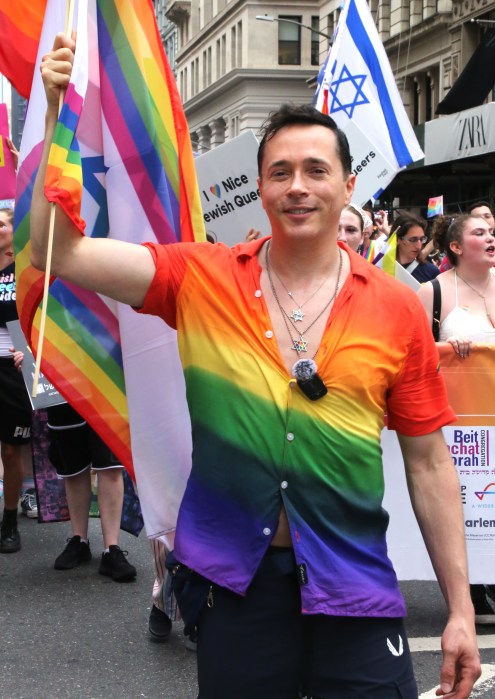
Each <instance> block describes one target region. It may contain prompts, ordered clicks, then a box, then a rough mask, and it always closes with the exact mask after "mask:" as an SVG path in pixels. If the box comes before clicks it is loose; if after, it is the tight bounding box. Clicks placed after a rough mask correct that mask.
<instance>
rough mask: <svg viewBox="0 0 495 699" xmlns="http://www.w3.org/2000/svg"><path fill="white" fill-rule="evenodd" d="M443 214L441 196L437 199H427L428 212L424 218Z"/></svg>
mask: <svg viewBox="0 0 495 699" xmlns="http://www.w3.org/2000/svg"><path fill="white" fill-rule="evenodd" d="M442 214H443V194H441V195H440V196H439V197H430V198H429V199H428V210H427V213H426V218H433V216H442Z"/></svg>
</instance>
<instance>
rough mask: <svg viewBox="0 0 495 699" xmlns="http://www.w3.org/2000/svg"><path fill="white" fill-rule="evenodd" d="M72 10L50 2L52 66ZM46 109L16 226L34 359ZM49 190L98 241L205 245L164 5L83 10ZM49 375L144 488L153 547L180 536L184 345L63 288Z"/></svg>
mask: <svg viewBox="0 0 495 699" xmlns="http://www.w3.org/2000/svg"><path fill="white" fill-rule="evenodd" d="M62 5H63V3H62ZM60 6H61V3H60V2H57V0H48V6H47V13H46V17H45V24H44V29H43V35H42V39H41V43H40V53H39V55H41V54H43V53H46V52H47V51H48V50H49V49H50V46H51V44H52V42H53V37H54V36H55V34H56V32H57V31H60V28H61V27H63V22H64V14H63V11H62V10H63V7H62V8H61V7H60ZM57 25H58V26H57ZM86 78H87V81H86ZM43 104H44V94H43V87H42V85H41V81H40V80H35V84H34V85H33V92H32V95H31V100H30V105H29V109H28V115H27V123H26V128H25V130H24V134H25V137H24V138H23V143H22V146H21V166H20V172H19V178H18V191H17V205H16V214H15V227H16V233H15V247H16V255H17V256H16V264H17V290H18V306H19V315H20V319H21V324H22V326H23V329H24V332H25V334H26V337H27V338H28V341H29V343H30V344H31V346H32V347H33V348H34V350H36V346H37V339H38V328H39V316H40V312H39V308H38V306H39V303H40V300H41V286H42V281H43V279H42V275H40V274H39V273H38V272H37V271H36V270H34V269H33V268H32V267H31V266H30V264H29V245H30V243H29V205H30V201H31V196H32V187H33V182H34V177H35V175H36V169H37V166H38V163H39V158H40V153H41V149H42V142H43V132H44V106H43ZM76 139H77V143H78V145H76ZM78 152H79V155H78ZM79 156H80V167H79ZM81 173H82V185H83V186H82V190H79V191H80V194H81V196H80V211H79V202H78V198H79V194H78V182H80V175H81ZM45 185H46V189H47V191H48V192H49V198H50V199H52V198H53V199H54V200H56V201H57V202H58V203H59V204H60V205H61V206H62V207H63V208H64V209H65V211H66V212H67V213H68V215H69V216H71V218H72V219H73V220H74V222H75V223H76V225H78V227H79V229H80V230H82V229H83V228H84V221H85V222H86V229H85V234H86V235H88V236H93V237H96V236H98V237H104V236H108V237H114V238H119V239H121V240H126V241H129V242H133V243H141V242H145V241H154V242H161V243H168V242H175V241H179V240H195V239H199V240H204V239H205V232H204V223H203V217H202V213H201V208H200V200H199V191H198V187H197V183H196V176H195V170H194V164H193V156H192V150H191V146H190V141H189V132H188V129H187V122H186V120H185V116H184V114H183V110H182V107H181V104H180V99H179V96H178V92H177V88H176V85H175V81H174V78H173V74H172V72H171V70H170V67H169V66H168V63H167V61H166V58H165V55H164V52H163V47H162V45H161V40H160V36H159V33H158V30H157V27H156V22H155V18H154V13H153V6H152V3H151V2H150V0H136V1H135V2H129V1H128V0H79V3H78V17H77V47H76V56H75V62H74V70H73V75H72V79H71V85H70V86H69V88H68V90H67V94H66V98H65V102H64V107H63V109H62V111H61V114H60V120H59V124H58V126H57V134H56V136H55V138H54V146H53V147H52V149H51V152H50V157H49V167H48V172H47V179H46V182H45ZM41 369H42V371H43V373H44V374H45V375H46V376H47V377H48V378H50V379H51V380H52V382H53V383H54V384H55V385H56V387H57V388H58V390H59V391H60V392H61V393H62V395H64V397H65V398H67V399H68V400H69V402H70V403H71V404H72V405H73V406H74V407H75V408H76V410H78V412H79V413H80V414H81V415H82V416H83V417H84V418H85V419H86V420H87V421H88V422H89V424H91V425H92V427H93V428H94V429H95V430H96V431H97V432H98V433H99V434H100V436H101V437H102V438H103V439H104V440H105V441H106V442H107V444H108V445H109V446H110V448H111V449H112V450H113V451H114V452H115V453H116V454H117V455H118V456H119V458H120V459H121V460H122V463H124V465H125V466H126V468H127V469H128V470H129V471H130V472H131V474H133V475H135V478H136V481H137V485H138V490H139V497H140V501H141V506H142V510H143V516H144V519H145V524H146V529H147V533H148V535H149V536H159V535H162V534H166V533H167V532H169V531H172V530H173V528H174V526H175V517H176V513H177V509H178V505H179V502H180V499H181V496H182V492H183V489H184V486H185V481H186V478H187V474H188V471H189V468H190V453H191V438H190V421H189V415H188V411H187V405H186V400H185V392H184V379H183V375H182V371H181V368H180V362H179V358H178V351H177V343H176V338H175V332H174V331H172V330H171V329H169V328H167V326H165V325H164V323H163V322H162V321H160V320H158V319H157V318H153V317H144V316H140V315H138V314H136V313H135V312H134V311H132V310H131V309H129V308H128V307H124V306H121V305H120V304H117V303H114V302H113V301H111V300H109V299H108V298H105V297H103V296H99V295H98V294H94V293H92V292H87V291H85V290H83V289H80V288H78V287H74V286H73V285H70V284H67V283H65V282H63V281H62V280H59V279H57V280H55V281H54V282H53V283H52V285H51V287H50V295H49V299H48V305H47V324H46V335H45V341H44V348H43V361H42V364H41ZM131 441H132V454H131ZM133 469H134V471H133ZM147 500H149V503H148V504H147Z"/></svg>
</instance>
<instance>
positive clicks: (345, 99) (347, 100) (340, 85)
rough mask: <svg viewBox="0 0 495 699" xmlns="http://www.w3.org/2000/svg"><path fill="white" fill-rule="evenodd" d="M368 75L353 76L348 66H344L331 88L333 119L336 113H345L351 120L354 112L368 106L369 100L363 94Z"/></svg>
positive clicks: (330, 112)
mask: <svg viewBox="0 0 495 699" xmlns="http://www.w3.org/2000/svg"><path fill="white" fill-rule="evenodd" d="M366 78H367V76H366V75H352V74H351V73H350V71H349V70H348V68H347V66H346V65H344V66H342V70H341V71H340V75H339V77H338V78H337V80H334V81H333V82H332V84H331V85H330V88H329V93H330V95H331V96H332V103H331V105H330V109H329V112H328V113H329V114H330V116H332V117H333V115H334V114H336V112H339V111H341V110H342V111H343V112H345V113H346V114H347V116H348V117H349V119H352V116H353V114H354V110H355V109H356V107H358V106H359V105H360V104H368V103H369V99H368V98H367V97H366V95H365V94H364V92H363V85H364V83H365V81H366Z"/></svg>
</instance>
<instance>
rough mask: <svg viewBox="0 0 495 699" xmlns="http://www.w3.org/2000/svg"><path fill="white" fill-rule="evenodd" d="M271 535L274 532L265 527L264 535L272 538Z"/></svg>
mask: <svg viewBox="0 0 495 699" xmlns="http://www.w3.org/2000/svg"><path fill="white" fill-rule="evenodd" d="M271 533H272V530H271V529H270V528H269V527H265V528H264V529H263V534H264V535H265V536H270V534H271Z"/></svg>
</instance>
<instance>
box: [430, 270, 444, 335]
mask: <svg viewBox="0 0 495 699" xmlns="http://www.w3.org/2000/svg"><path fill="white" fill-rule="evenodd" d="M431 285H432V286H433V322H432V324H431V331H432V333H433V337H434V338H435V342H438V338H439V337H440V314H441V312H442V290H441V288H440V282H439V281H438V279H437V278H435V279H432V280H431Z"/></svg>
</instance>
